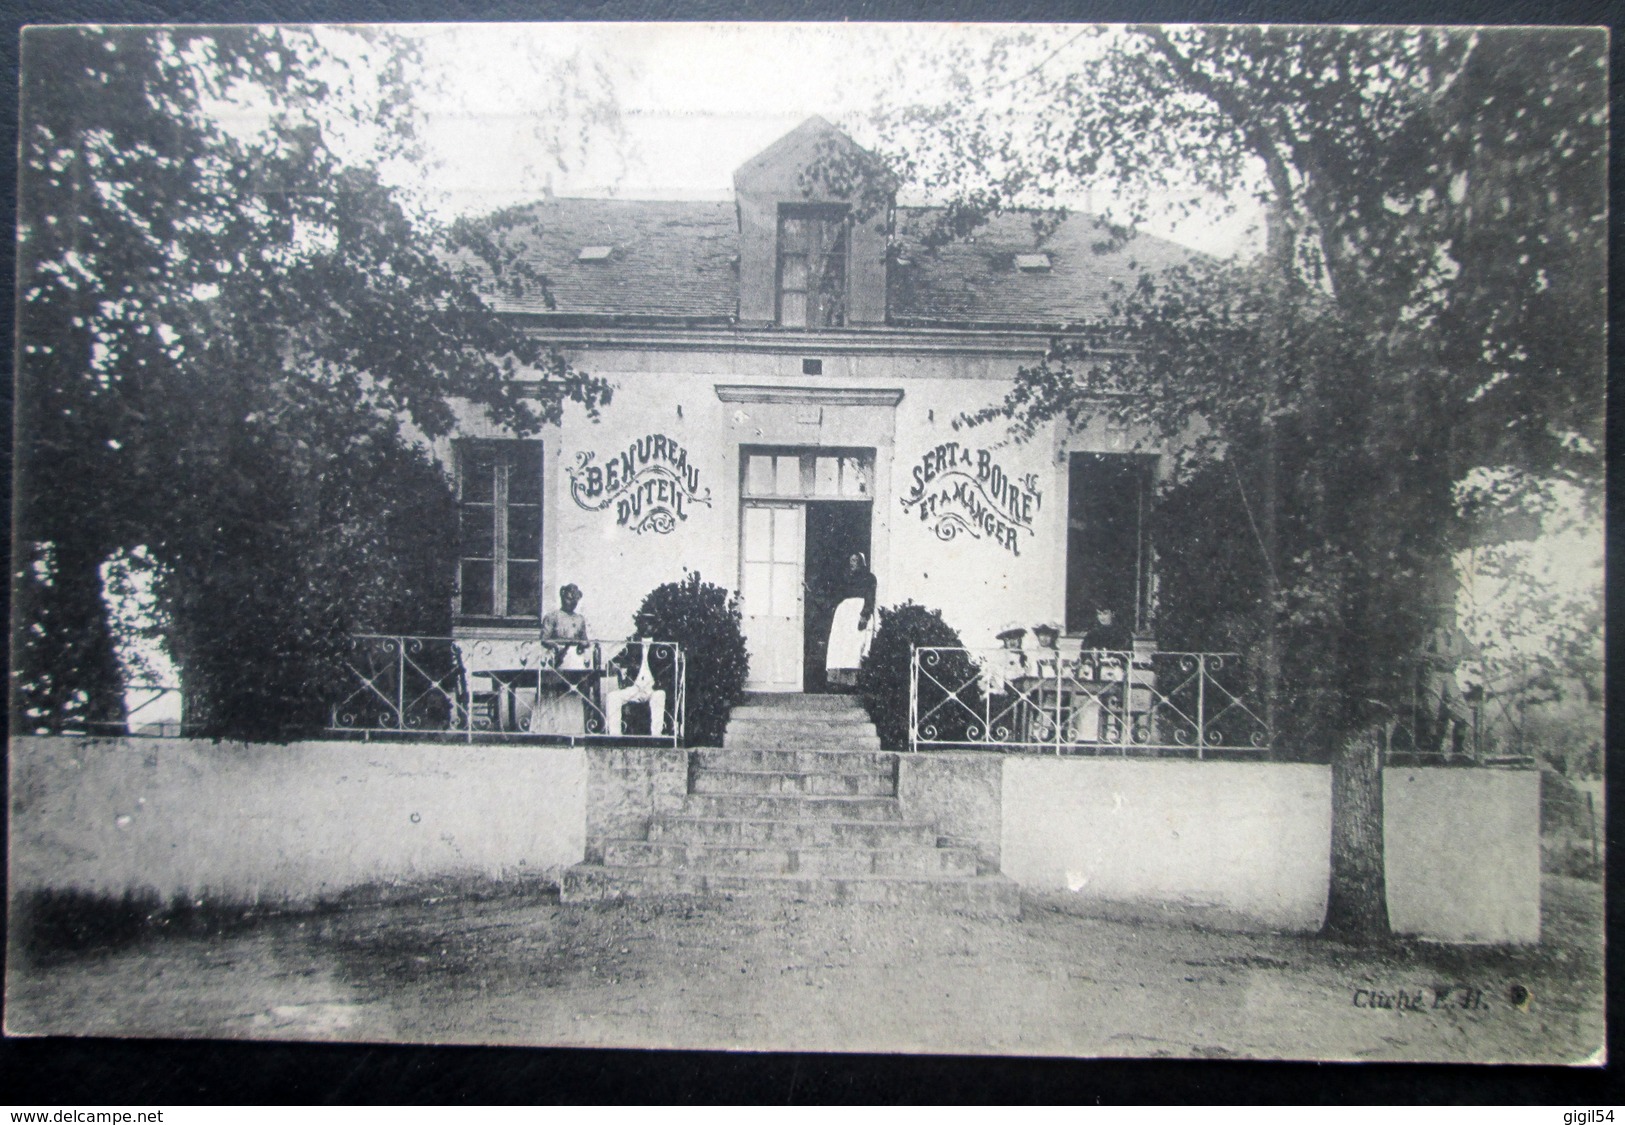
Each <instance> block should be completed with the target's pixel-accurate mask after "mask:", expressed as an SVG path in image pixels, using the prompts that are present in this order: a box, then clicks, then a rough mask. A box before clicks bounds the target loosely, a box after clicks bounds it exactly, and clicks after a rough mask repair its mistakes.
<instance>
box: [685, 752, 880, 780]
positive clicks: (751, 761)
mask: <svg viewBox="0 0 1625 1125" xmlns="http://www.w3.org/2000/svg"><path fill="white" fill-rule="evenodd" d="M694 753H695V755H696V756H697V757H696V761H697V763H698V765H699V767H700V770H701V771H705V770H780V771H783V772H785V773H848V774H850V773H877V774H878V773H885V774H887V775H890V776H895V775H896V773H897V755H895V754H892V753H890V752H888V751H885V750H817V749H799V750H798V749H795V748H793V747H785V746H777V747H772V748H767V747H743V746H729V747H724V748H721V749H716V748H711V749H705V750H696V751H694Z"/></svg>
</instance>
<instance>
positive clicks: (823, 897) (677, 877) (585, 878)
mask: <svg viewBox="0 0 1625 1125" xmlns="http://www.w3.org/2000/svg"><path fill="white" fill-rule="evenodd" d="M659 895H713V896H723V895H725V896H730V897H741V898H753V897H773V898H778V899H781V900H784V901H790V900H796V901H801V902H808V903H830V904H837V903H876V904H885V905H891V906H901V907H912V908H915V909H923V910H941V911H945V912H954V913H961V914H974V915H981V916H990V917H997V918H1019V917H1020V916H1021V896H1020V893H1019V890H1018V888H1017V886H1016V884H1015V882H1014V881H1012V880H1011V879H1009V878H1007V877H1005V876H1003V875H972V876H961V875H937V876H907V875H853V876H825V877H818V876H812V877H807V876H802V875H766V874H750V873H744V872H735V873H730V874H718V873H716V872H708V871H678V870H673V869H671V868H665V867H604V866H600V865H597V864H585V863H583V864H577V865H576V866H574V867H571V868H569V869H567V870H566V871H565V872H564V877H563V879H562V880H561V885H560V895H559V897H560V898H561V899H562V900H563V901H565V902H602V901H608V900H613V899H621V898H639V897H651V896H659Z"/></svg>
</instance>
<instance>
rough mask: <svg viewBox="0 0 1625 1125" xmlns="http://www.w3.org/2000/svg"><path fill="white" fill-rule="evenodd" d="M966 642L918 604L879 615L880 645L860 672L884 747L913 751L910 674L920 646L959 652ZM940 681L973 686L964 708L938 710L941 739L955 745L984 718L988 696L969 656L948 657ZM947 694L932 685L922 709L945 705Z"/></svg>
mask: <svg viewBox="0 0 1625 1125" xmlns="http://www.w3.org/2000/svg"><path fill="white" fill-rule="evenodd" d="M962 643H963V642H961V641H960V639H959V634H958V633H956V632H954V630H953V627H952V626H950V625H949V624H948V623H947V622H946V621H944V620H943V619H942V611H941V610H936V609H927V608H925V607H924V606H922V605H916V604H914V603H913V602H904V603H903V604H902V605H899V606H893V607H890V608H882V609H881V610H879V622H878V624H877V625H876V627H875V637H874V641H873V642H872V643H871V644H870V645H869V655H867V656H866V657H864V658H863V667H861V668H860V669H858V694H859V695H860V696H862V698H863V705H864V707H866V708H867V709H868V711H869V717H870V718H871V719H873V720H874V724H875V729H876V730H877V731H878V732H879V733H880V745H881V746H883V747H884V748H885V749H887V750H907V749H908V744H909V743H908V691H909V685H908V681H909V675H910V669H911V668H912V664H913V654H914V649H915V648H916V647H920V648H930V647H944V648H949V647H959V646H960V645H961V644H962ZM933 674H934V676H935V678H936V679H938V680H940V681H941V682H943V683H947V684H954V685H959V684H964V683H966V682H969V683H970V685H971V686H970V687H969V688H967V689H964V690H962V691H961V692H960V696H959V697H960V699H961V700H963V701H964V704H965V705H964V706H959V705H957V704H954V703H952V702H951V701H950V702H948V705H947V706H944V707H940V708H937V709H936V712H935V714H934V715H933V719H934V721H935V726H936V733H935V735H934V737H935V738H936V739H940V740H944V741H948V742H953V741H957V740H959V739H962V738H964V737H965V735H966V731H967V728H968V727H969V726H971V725H972V723H973V721H975V720H978V719H979V718H980V712H981V710H982V692H981V688H980V685H979V683H978V682H977V681H976V674H977V669H976V665H975V664H974V663H973V662H972V661H971V659H970V658H969V657H968V656H966V655H965V654H963V653H949V654H945V655H944V657H943V659H942V661H941V662H940V663H939V664H938V666H937V667H936V668H935V669H933ZM946 698H947V693H946V692H944V691H941V690H936V691H935V692H933V691H932V690H931V688H930V687H929V686H927V687H926V689H925V690H924V691H923V692H922V695H921V707H922V710H925V709H929V708H931V707H932V706H933V705H934V704H937V703H940V702H943V701H945V700H946Z"/></svg>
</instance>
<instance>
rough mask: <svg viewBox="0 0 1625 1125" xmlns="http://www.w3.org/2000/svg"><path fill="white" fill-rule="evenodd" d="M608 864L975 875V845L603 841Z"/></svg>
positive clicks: (721, 870) (730, 870)
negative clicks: (787, 845) (952, 846)
mask: <svg viewBox="0 0 1625 1125" xmlns="http://www.w3.org/2000/svg"><path fill="white" fill-rule="evenodd" d="M603 866H605V867H667V868H672V869H675V870H679V871H703V872H710V873H716V874H731V873H734V872H751V873H759V874H768V875H818V876H832V877H850V876H855V875H958V876H970V875H975V874H976V852H975V851H974V850H973V849H971V848H939V847H935V846H922V845H913V846H908V845H904V846H902V847H890V848H884V847H883V848H841V847H833V846H830V845H827V844H815V845H813V846H811V847H777V846H772V845H745V846H733V845H727V844H680V843H672V842H668V841H659V840H656V841H649V840H614V839H611V840H605V841H604V862H603Z"/></svg>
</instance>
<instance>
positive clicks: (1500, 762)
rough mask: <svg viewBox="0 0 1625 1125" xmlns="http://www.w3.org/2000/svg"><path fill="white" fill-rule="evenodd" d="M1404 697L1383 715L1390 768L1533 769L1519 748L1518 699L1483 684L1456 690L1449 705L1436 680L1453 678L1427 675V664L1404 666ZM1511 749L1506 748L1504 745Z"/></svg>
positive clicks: (1434, 673)
mask: <svg viewBox="0 0 1625 1125" xmlns="http://www.w3.org/2000/svg"><path fill="white" fill-rule="evenodd" d="M1408 667H1409V669H1410V670H1409V671H1408V672H1406V682H1407V688H1408V695H1407V698H1406V699H1405V701H1404V702H1403V703H1402V704H1401V705H1400V706H1399V707H1397V708H1390V709H1387V710H1386V714H1387V721H1386V722H1385V723H1384V724H1383V727H1384V729H1383V732H1382V733H1383V748H1384V757H1385V760H1386V761H1387V763H1388V764H1389V765H1396V766H1405V765H1424V766H1427V765H1478V766H1496V767H1501V768H1510V769H1533V768H1534V767H1535V765H1536V764H1537V763H1536V759H1535V756H1534V755H1533V754H1532V753H1529V752H1528V751H1527V749H1526V748H1525V747H1524V745H1523V741H1524V740H1523V731H1522V729H1521V726H1522V724H1521V722H1520V718H1521V716H1520V715H1516V714H1514V712H1515V711H1517V710H1518V702H1517V700H1518V695H1517V694H1516V693H1501V692H1496V691H1492V690H1489V689H1488V688H1487V687H1486V685H1484V684H1472V685H1469V686H1468V687H1467V688H1465V689H1463V688H1461V687H1460V685H1459V684H1456V685H1455V692H1454V694H1453V695H1451V696H1450V697H1449V701H1447V700H1446V698H1444V697H1443V696H1442V695H1441V692H1440V690H1439V687H1438V684H1437V682H1436V681H1437V678H1438V677H1439V676H1441V675H1449V676H1450V677H1452V679H1453V678H1454V676H1455V673H1454V672H1453V671H1452V672H1447V673H1445V672H1438V671H1433V670H1430V668H1429V667H1428V664H1427V661H1426V660H1416V661H1410V662H1408ZM1509 741H1510V742H1511V745H1510V746H1509V745H1507V743H1508V742H1509Z"/></svg>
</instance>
